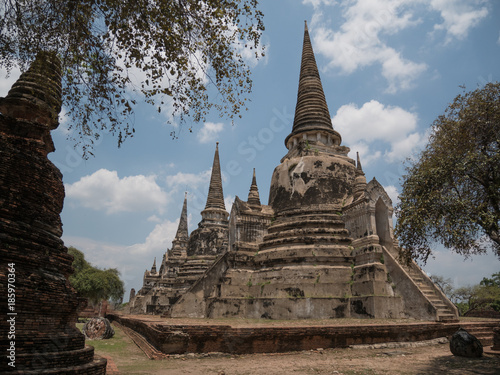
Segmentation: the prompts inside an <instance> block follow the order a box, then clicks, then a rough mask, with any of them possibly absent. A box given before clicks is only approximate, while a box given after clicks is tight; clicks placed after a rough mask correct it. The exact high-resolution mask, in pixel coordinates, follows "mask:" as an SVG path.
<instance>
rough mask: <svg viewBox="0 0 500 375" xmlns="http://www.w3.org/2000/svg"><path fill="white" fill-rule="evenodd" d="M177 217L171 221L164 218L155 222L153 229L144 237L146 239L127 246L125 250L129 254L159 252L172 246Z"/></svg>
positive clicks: (177, 222)
mask: <svg viewBox="0 0 500 375" xmlns="http://www.w3.org/2000/svg"><path fill="white" fill-rule="evenodd" d="M178 226H179V219H177V220H176V221H174V222H172V221H169V220H165V221H163V222H162V223H159V224H156V225H155V227H154V229H153V230H152V231H151V233H149V235H148V236H147V237H146V241H144V242H143V243H140V244H135V245H132V246H129V247H128V248H127V250H128V251H129V252H130V253H131V254H155V253H156V254H161V253H164V252H165V251H167V249H168V248H170V247H171V246H172V240H173V239H174V237H175V234H176V233H177V227H178Z"/></svg>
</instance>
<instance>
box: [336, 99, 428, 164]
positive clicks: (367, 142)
mask: <svg viewBox="0 0 500 375" xmlns="http://www.w3.org/2000/svg"><path fill="white" fill-rule="evenodd" d="M417 122H418V117H417V115H416V114H415V113H412V112H408V111H406V110H404V109H402V108H400V107H395V106H385V105H383V104H382V103H380V102H378V101H376V100H371V101H369V102H367V103H365V104H363V106H362V107H361V108H359V107H358V106H357V105H356V104H346V105H343V106H342V107H340V108H339V109H338V111H337V113H336V115H335V116H334V117H333V119H332V125H333V127H334V129H336V130H337V131H339V132H340V134H342V137H343V143H344V144H346V145H348V146H349V147H351V150H352V151H353V152H355V151H358V152H359V153H360V156H361V160H362V164H369V163H370V162H372V161H374V160H376V159H378V158H379V157H381V156H382V152H381V151H376V152H375V151H372V150H371V148H370V146H371V145H372V144H373V143H375V142H378V143H382V144H384V145H385V151H384V154H383V155H384V157H385V158H386V160H387V161H389V162H393V161H398V160H401V159H403V158H405V157H406V156H408V155H409V154H410V153H411V152H412V150H413V149H415V148H416V147H419V146H420V145H421V144H422V143H423V142H425V141H426V138H425V136H423V135H421V134H419V133H418V132H416V131H415V130H416V129H417ZM378 149H379V150H380V147H378Z"/></svg>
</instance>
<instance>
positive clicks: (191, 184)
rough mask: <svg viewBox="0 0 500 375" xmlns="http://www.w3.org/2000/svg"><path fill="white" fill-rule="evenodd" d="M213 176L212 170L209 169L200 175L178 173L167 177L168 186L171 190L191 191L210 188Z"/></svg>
mask: <svg viewBox="0 0 500 375" xmlns="http://www.w3.org/2000/svg"><path fill="white" fill-rule="evenodd" d="M211 175H212V168H209V169H207V170H205V171H203V172H200V173H184V172H178V173H176V174H175V175H170V176H167V178H166V181H167V186H168V187H170V188H174V189H177V188H181V189H185V190H191V189H192V188H199V187H202V186H205V187H207V188H208V184H209V182H210V176H211Z"/></svg>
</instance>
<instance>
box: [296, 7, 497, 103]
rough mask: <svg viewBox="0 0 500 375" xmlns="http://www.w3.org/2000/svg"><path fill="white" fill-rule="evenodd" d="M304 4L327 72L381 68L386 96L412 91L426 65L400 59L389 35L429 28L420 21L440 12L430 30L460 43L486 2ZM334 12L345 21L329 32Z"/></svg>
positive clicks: (481, 14) (480, 17)
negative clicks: (310, 12) (309, 8)
mask: <svg viewBox="0 0 500 375" xmlns="http://www.w3.org/2000/svg"><path fill="white" fill-rule="evenodd" d="M303 3H304V4H309V5H311V6H312V7H313V8H314V14H313V18H312V20H313V21H312V23H311V26H312V27H311V31H312V35H313V41H314V49H315V51H316V52H317V53H319V54H322V55H323V56H325V57H326V58H327V59H328V60H329V63H328V64H327V66H326V69H340V71H341V72H342V73H344V74H351V73H353V72H354V71H356V70H358V69H362V68H364V67H368V66H374V65H380V67H381V74H382V76H383V77H384V78H385V79H386V80H387V82H388V87H387V92H389V93H396V92H398V91H400V90H405V89H409V88H411V87H412V86H413V85H414V83H415V82H416V80H417V78H418V77H419V76H420V75H421V74H422V73H423V72H424V71H425V70H426V69H427V65H426V64H425V63H423V62H416V61H411V60H409V59H408V58H405V57H403V56H402V54H401V51H399V50H397V49H396V48H395V47H394V46H391V45H390V42H391V41H390V39H389V38H388V36H390V35H394V34H397V33H398V32H400V31H402V30H408V29H410V28H412V27H415V26H417V25H421V24H422V25H424V26H423V27H429V26H427V24H424V23H423V20H424V19H425V20H428V19H432V18H433V17H435V16H436V14H439V15H440V16H441V18H442V20H443V22H442V23H440V24H435V25H433V29H434V30H444V31H446V42H449V41H451V40H452V39H458V40H462V39H464V38H466V37H467V35H468V33H469V31H470V30H471V29H472V28H473V27H475V26H476V25H478V24H479V22H480V21H481V20H483V19H484V18H485V17H486V16H487V15H488V8H487V6H486V5H485V4H486V3H487V1H486V0H475V1H470V0H431V1H430V2H429V1H424V0H343V1H328V0H304V1H303ZM332 7H335V9H334V10H333V9H331V8H332ZM338 10H340V11H341V14H342V17H343V19H344V23H343V24H341V25H340V27H338V28H332V26H331V21H330V19H329V18H328V17H327V15H328V14H331V13H332V12H338Z"/></svg>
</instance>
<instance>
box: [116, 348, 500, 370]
mask: <svg viewBox="0 0 500 375" xmlns="http://www.w3.org/2000/svg"><path fill="white" fill-rule="evenodd" d="M142 360H143V356H142V355H141V353H140V352H137V353H135V354H134V355H131V356H129V357H128V358H126V359H122V360H119V361H118V362H116V364H117V366H118V368H119V370H120V374H168V375H186V374H206V375H209V374H217V375H243V374H264V375H273V374H339V375H340V374H344V375H348V374H349V375H351V374H363V375H364V374H370V375H371V374H457V375H467V374H500V356H493V355H484V356H483V357H482V358H477V359H471V358H463V357H455V356H453V355H452V354H451V352H450V350H449V345H448V344H438V345H432V346H425V347H419V348H398V349H325V350H321V349H320V350H313V351H306V352H304V351H303V352H293V353H282V354H281V353H280V354H249V355H238V356H234V355H233V356H232V355H226V354H216V353H215V354H210V355H208V354H205V355H195V354H187V355H182V356H172V357H170V358H169V359H165V360H161V361H149V362H147V363H144V364H143V366H141V365H140V366H139V367H142V368H140V369H138V368H137V365H138V364H139V363H138V362H136V361H141V362H142ZM134 362H136V363H134ZM127 368H128V369H127Z"/></svg>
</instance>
